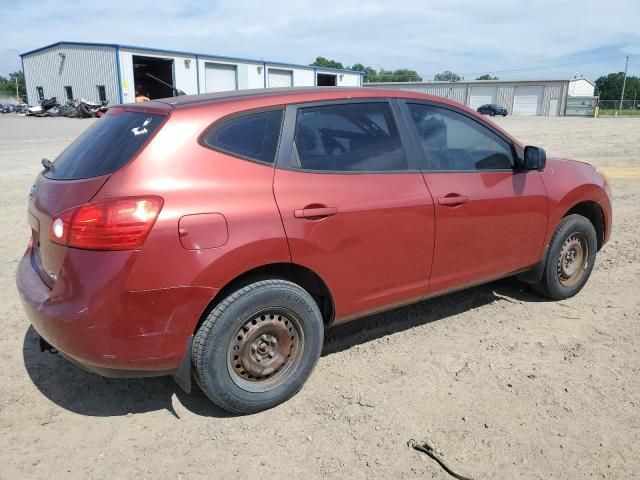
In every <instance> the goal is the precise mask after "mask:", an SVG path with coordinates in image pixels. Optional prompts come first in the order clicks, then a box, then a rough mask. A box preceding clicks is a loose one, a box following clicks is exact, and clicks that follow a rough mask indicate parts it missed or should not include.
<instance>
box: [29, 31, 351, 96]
mask: <svg viewBox="0 0 640 480" xmlns="http://www.w3.org/2000/svg"><path fill="white" fill-rule="evenodd" d="M60 54H64V56H61V55H60ZM134 55H135V56H143V57H153V58H161V59H167V60H172V61H173V80H174V86H175V87H176V88H177V89H179V90H182V91H184V92H185V93H186V94H187V95H191V94H197V93H203V92H205V91H206V90H205V63H206V62H216V63H224V64H228V65H235V66H236V72H237V86H238V89H240V90H242V89H247V88H264V87H265V83H268V82H265V75H266V73H267V70H268V68H269V67H272V68H280V69H282V68H285V69H288V70H291V71H293V84H294V86H313V85H315V84H316V78H315V75H316V73H327V74H331V75H335V76H336V82H337V84H338V86H361V83H362V80H361V75H360V74H359V73H351V72H348V71H337V70H327V69H321V68H314V67H310V66H303V65H289V64H280V63H276V62H274V63H270V62H266V64H265V62H262V61H258V60H256V61H254V60H248V59H240V58H238V59H235V58H228V57H216V56H208V55H196V54H190V53H179V52H172V51H162V50H154V49H146V48H141V47H140V48H139V47H131V46H120V47H117V46H112V45H92V44H62V45H54V46H52V47H50V48H46V49H44V50H39V51H35V52H33V53H29V54H26V55H25V56H24V57H23V61H24V69H25V77H26V82H27V95H28V98H29V102H30V103H32V104H36V103H38V95H37V87H42V88H43V90H44V95H45V98H50V97H53V96H55V97H57V99H58V102H60V103H64V102H65V101H66V95H65V90H64V87H65V86H70V87H71V88H72V89H73V95H74V98H85V99H87V100H90V101H93V102H97V101H98V100H99V98H98V89H97V86H98V85H104V86H105V90H106V95H107V100H109V103H110V104H111V105H114V104H117V103H121V102H124V103H130V102H134V101H135V81H134V68H133V56H134ZM117 65H119V67H120V71H119V72H118V68H117ZM265 67H266V68H265ZM118 73H120V75H118ZM121 93H122V97H121Z"/></svg>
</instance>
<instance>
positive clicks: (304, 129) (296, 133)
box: [274, 100, 434, 322]
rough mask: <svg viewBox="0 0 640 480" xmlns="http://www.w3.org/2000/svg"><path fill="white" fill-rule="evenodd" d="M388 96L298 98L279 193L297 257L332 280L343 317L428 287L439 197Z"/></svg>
mask: <svg viewBox="0 0 640 480" xmlns="http://www.w3.org/2000/svg"><path fill="white" fill-rule="evenodd" d="M398 117H399V110H398V107H397V104H395V103H393V104H392V103H390V102H388V101H386V100H384V101H380V100H366V101H348V102H339V103H336V102H333V103H331V102H326V103H316V104H304V105H299V106H289V107H288V108H287V111H286V115H285V125H284V129H283V136H282V140H281V143H280V150H279V153H278V160H277V165H276V171H275V177H274V193H275V198H276V202H277V204H278V208H279V210H280V214H281V216H282V221H283V224H284V228H285V231H286V234H287V238H288V241H289V248H290V251H291V257H292V260H293V262H294V263H297V264H300V265H303V266H305V267H307V268H309V269H311V270H313V271H314V272H316V273H317V274H319V275H320V276H321V277H322V278H323V279H324V281H325V282H326V283H327V285H328V286H329V288H330V289H331V292H332V295H333V298H334V302H335V309H336V321H337V322H340V321H344V320H347V319H349V318H352V317H355V316H358V315H361V314H363V313H367V312H373V311H376V310H380V309H383V308H388V307H393V306H395V305H399V304H402V303H407V302H410V301H413V300H416V299H419V298H422V297H424V296H425V295H426V292H427V287H428V277H429V270H430V268H431V258H432V251H433V241H434V221H433V201H432V200H431V196H430V194H429V192H428V190H427V188H426V185H425V182H424V179H423V178H422V175H421V173H420V170H419V169H418V164H417V161H416V154H415V153H414V151H413V150H412V149H411V147H407V146H408V145H410V141H409V140H408V137H406V133H405V131H403V130H402V129H401V128H400V127H399V126H398Z"/></svg>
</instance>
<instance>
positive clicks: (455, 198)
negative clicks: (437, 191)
mask: <svg viewBox="0 0 640 480" xmlns="http://www.w3.org/2000/svg"><path fill="white" fill-rule="evenodd" d="M468 201H469V197H467V196H465V195H458V194H457V193H450V194H449V195H447V196H446V197H441V198H439V199H438V203H439V204H440V205H445V206H447V207H453V206H455V205H461V204H463V203H467V202H468Z"/></svg>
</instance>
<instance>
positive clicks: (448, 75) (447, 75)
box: [433, 70, 462, 82]
mask: <svg viewBox="0 0 640 480" xmlns="http://www.w3.org/2000/svg"><path fill="white" fill-rule="evenodd" d="M433 79H434V80H435V81H436V82H459V81H460V80H462V78H461V77H460V75H457V74H455V73H453V72H451V71H449V70H445V71H444V72H442V73H438V74H437V75H434V77H433Z"/></svg>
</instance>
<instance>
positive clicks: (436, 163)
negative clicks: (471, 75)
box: [407, 103, 514, 170]
mask: <svg viewBox="0 0 640 480" xmlns="http://www.w3.org/2000/svg"><path fill="white" fill-rule="evenodd" d="M407 107H408V108H409V112H410V113H411V117H412V119H413V122H414V124H415V126H416V129H417V133H418V137H419V140H420V144H421V146H422V149H423V151H424V157H425V158H424V162H425V164H423V165H422V168H423V169H425V170H503V169H512V168H513V166H514V161H513V152H512V150H511V146H510V145H509V143H507V142H506V141H505V140H503V139H502V138H500V137H499V136H498V135H496V134H495V133H493V132H492V131H491V130H489V129H488V128H487V127H485V126H483V125H481V124H480V123H478V122H476V121H475V120H472V119H470V118H469V117H467V116H466V115H462V114H461V113H457V112H454V111H452V110H449V109H446V108H441V107H436V106H433V105H423V104H417V103H415V104H408V105H407Z"/></svg>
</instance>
